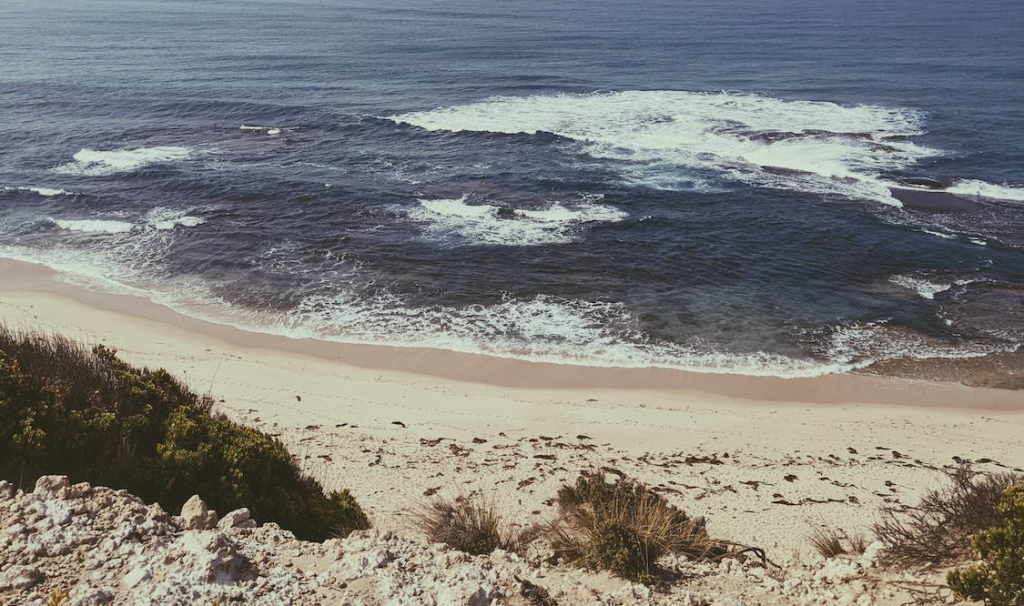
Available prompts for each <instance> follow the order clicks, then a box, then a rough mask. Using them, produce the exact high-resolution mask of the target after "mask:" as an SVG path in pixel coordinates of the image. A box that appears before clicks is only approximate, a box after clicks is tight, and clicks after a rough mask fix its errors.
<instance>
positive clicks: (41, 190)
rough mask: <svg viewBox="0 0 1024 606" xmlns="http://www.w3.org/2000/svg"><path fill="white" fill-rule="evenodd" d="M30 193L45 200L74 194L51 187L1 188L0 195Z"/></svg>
mask: <svg viewBox="0 0 1024 606" xmlns="http://www.w3.org/2000/svg"><path fill="white" fill-rule="evenodd" d="M19 191H28V192H32V193H34V194H39V195H40V196H43V197H44V198H52V197H53V196H73V195H75V194H74V192H70V191H67V190H64V189H54V188H50V187H0V193H7V192H19Z"/></svg>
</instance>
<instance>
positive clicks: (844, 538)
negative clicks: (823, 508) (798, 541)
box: [807, 523, 869, 559]
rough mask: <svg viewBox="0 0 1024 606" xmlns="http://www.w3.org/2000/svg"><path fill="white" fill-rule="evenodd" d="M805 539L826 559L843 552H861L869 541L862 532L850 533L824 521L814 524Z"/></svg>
mask: <svg viewBox="0 0 1024 606" xmlns="http://www.w3.org/2000/svg"><path fill="white" fill-rule="evenodd" d="M807 541H808V542H810V544H811V545H812V546H813V547H814V550H815V551H817V552H818V553H819V554H820V555H821V557H823V558H826V559H827V558H834V557H836V556H839V555H844V554H858V555H859V554H862V553H864V551H865V550H867V548H868V542H869V541H868V537H867V535H866V534H864V533H863V532H857V533H854V534H852V535H850V534H846V533H845V532H843V531H841V530H839V529H838V528H835V527H834V526H831V525H830V524H825V523H822V524H820V525H818V526H814V527H813V528H812V529H811V531H810V532H809V533H808V534H807Z"/></svg>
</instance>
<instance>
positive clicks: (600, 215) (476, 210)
mask: <svg viewBox="0 0 1024 606" xmlns="http://www.w3.org/2000/svg"><path fill="white" fill-rule="evenodd" d="M466 200H467V196H465V195H464V196H462V197H460V198H452V199H434V200H428V199H423V200H419V207H417V208H415V209H413V210H412V211H411V212H410V213H409V217H410V218H411V219H414V220H416V221H420V222H422V223H424V224H425V226H426V227H425V232H426V233H427V234H428V235H429V236H430V237H433V238H438V239H448V240H450V239H452V238H455V239H457V241H458V242H459V243H464V244H470V245H474V244H476V245H479V244H489V245H499V246H539V245H544V244H563V243H567V242H571V241H572V240H573V239H574V238H575V236H576V234H577V233H578V232H579V231H580V230H581V228H582V227H583V226H584V225H585V224H587V223H595V222H605V223H615V222H618V221H622V220H624V219H625V218H626V217H627V216H628V215H627V214H626V213H625V212H623V211H621V210H619V209H617V208H614V207H612V206H608V205H602V204H595V203H593V202H591V201H584V202H582V203H578V204H563V203H560V202H553V203H551V204H550V206H548V207H547V208H545V209H540V210H526V209H513V208H509V207H502V206H493V205H488V204H467V202H466Z"/></svg>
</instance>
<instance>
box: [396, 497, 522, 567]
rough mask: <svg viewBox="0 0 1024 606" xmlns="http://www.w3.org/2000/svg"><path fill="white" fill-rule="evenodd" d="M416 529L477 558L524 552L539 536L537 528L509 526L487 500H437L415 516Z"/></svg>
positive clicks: (490, 500) (482, 498)
mask: <svg viewBox="0 0 1024 606" xmlns="http://www.w3.org/2000/svg"><path fill="white" fill-rule="evenodd" d="M413 525H414V526H415V527H416V529H418V530H419V531H420V532H422V533H423V534H424V535H425V536H426V537H427V538H428V539H430V540H431V541H433V542H435V543H445V544H447V545H449V546H450V547H453V548H455V549H458V550H459V551H464V552H466V553H469V554H473V555H482V554H487V553H491V552H493V551H494V550H496V549H503V550H505V551H514V552H522V551H523V550H524V549H525V547H526V545H527V544H528V543H529V542H530V541H531V540H532V539H533V538H534V537H535V536H536V531H535V529H533V528H527V529H521V530H520V529H515V528H513V527H512V526H511V525H510V524H507V523H506V522H505V521H504V520H502V517H501V515H500V514H499V513H498V508H497V504H496V503H495V501H494V500H493V499H485V498H484V497H483V496H476V497H472V496H459V497H457V498H455V499H450V500H449V499H443V498H437V499H434V500H433V501H431V502H429V503H426V504H424V505H423V506H422V507H421V508H420V510H419V511H417V512H415V514H414V516H413Z"/></svg>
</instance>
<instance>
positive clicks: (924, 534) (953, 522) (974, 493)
mask: <svg viewBox="0 0 1024 606" xmlns="http://www.w3.org/2000/svg"><path fill="white" fill-rule="evenodd" d="M948 475H949V480H950V482H951V484H952V485H951V486H948V487H946V488H942V489H937V490H932V491H930V492H929V493H928V494H926V495H925V496H924V498H923V499H921V502H920V503H919V504H918V505H917V506H916V507H902V508H895V507H888V508H885V509H883V510H882V517H881V520H880V521H878V522H877V523H875V525H874V532H875V535H876V536H877V537H878V538H879V540H880V541H882V543H883V544H885V552H884V557H885V560H886V562H887V563H889V564H893V565H896V566H922V565H923V566H944V565H949V564H956V563H960V562H964V561H967V560H970V559H971V558H972V555H971V538H972V537H973V536H974V535H975V534H977V533H978V532H979V531H981V530H984V529H986V528H989V527H991V526H994V525H996V523H997V522H998V521H999V514H998V512H997V510H996V507H997V505H998V503H999V499H1000V496H1001V495H1002V494H1003V492H1004V491H1006V490H1007V489H1008V488H1009V487H1011V486H1013V485H1015V484H1020V483H1024V476H1022V475H1020V474H1011V473H998V474H991V475H984V474H980V473H978V472H975V471H974V470H972V469H971V468H970V466H968V465H960V466H959V467H957V468H956V469H955V470H953V471H952V472H950V473H949V474H948Z"/></svg>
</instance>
